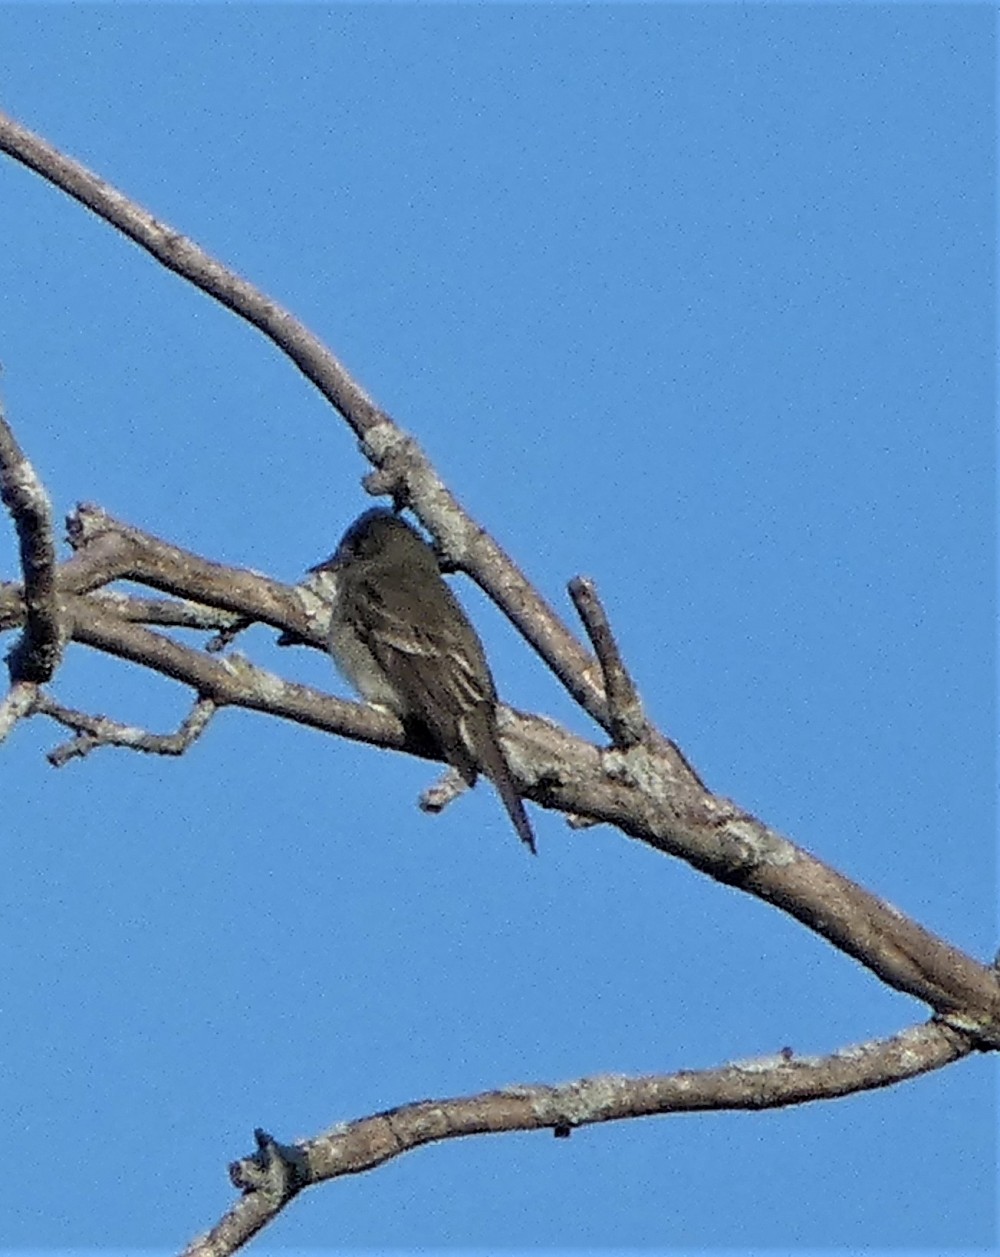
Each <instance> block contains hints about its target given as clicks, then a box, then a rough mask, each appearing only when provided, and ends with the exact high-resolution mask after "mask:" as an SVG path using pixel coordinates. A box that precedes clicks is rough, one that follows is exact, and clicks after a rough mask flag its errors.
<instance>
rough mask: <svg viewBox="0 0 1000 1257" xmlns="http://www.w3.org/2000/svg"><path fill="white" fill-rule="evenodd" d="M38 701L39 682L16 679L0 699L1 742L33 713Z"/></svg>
mask: <svg viewBox="0 0 1000 1257" xmlns="http://www.w3.org/2000/svg"><path fill="white" fill-rule="evenodd" d="M37 702H38V684H37V682H35V681H15V682H14V684H13V685H12V686H11V687H10V690H9V691H8V692H7V696H6V697H5V698H4V699H2V700H0V742H3V741H4V739H5V738H6V737H7V736H8V734H9V733H10V731H11V729H13V728H14V726H15V725H16V724H17V722H18V721H19V720H22V719H23V718H24V717H25V716H30V715H32V714H33V713H34V712H35V711H36V710H37V708H36V703H37Z"/></svg>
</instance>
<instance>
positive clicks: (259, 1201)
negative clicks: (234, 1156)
mask: <svg viewBox="0 0 1000 1257" xmlns="http://www.w3.org/2000/svg"><path fill="white" fill-rule="evenodd" d="M969 1051H970V1047H969V1044H968V1042H967V1041H966V1040H965V1039H964V1038H963V1036H961V1035H960V1034H957V1033H956V1032H955V1031H953V1030H951V1029H950V1028H949V1027H947V1026H943V1025H940V1024H938V1023H936V1022H931V1023H929V1024H926V1025H922V1026H915V1027H912V1028H911V1029H908V1030H904V1031H903V1032H902V1033H900V1034H897V1035H894V1036H893V1037H892V1038H889V1039H881V1040H874V1041H872V1042H869V1043H862V1044H858V1045H856V1046H854V1047H850V1048H846V1049H844V1050H843V1051H840V1052H834V1053H833V1054H832V1055H829V1056H821V1057H796V1056H795V1055H794V1054H792V1053H790V1052H789V1051H788V1050H787V1049H786V1050H783V1051H781V1052H779V1053H777V1054H776V1055H774V1056H771V1057H764V1058H762V1059H759V1060H749V1061H736V1062H734V1063H733V1064H730V1065H724V1066H722V1067H721V1068H719V1069H704V1070H682V1071H681V1072H679V1073H676V1074H662V1075H653V1076H651V1077H646V1078H624V1077H621V1076H620V1075H604V1076H600V1077H595V1078H580V1079H577V1080H576V1081H574V1082H570V1083H564V1084H562V1085H561V1086H544V1085H534V1086H518V1087H506V1088H504V1089H503V1090H500V1091H488V1092H484V1093H482V1094H479V1095H474V1096H463V1097H460V1098H457V1099H450V1100H424V1101H420V1102H419V1103H416V1104H404V1105H401V1106H400V1107H399V1108H395V1109H389V1110H388V1111H386V1112H384V1113H375V1114H373V1115H372V1116H370V1117H364V1118H360V1119H358V1120H356V1121H352V1122H345V1123H343V1124H342V1125H339V1126H336V1127H334V1129H333V1130H331V1131H328V1132H327V1133H326V1134H323V1135H320V1136H318V1137H317V1138H315V1139H310V1140H306V1141H304V1142H302V1143H298V1144H294V1145H283V1144H280V1143H278V1142H277V1141H276V1140H274V1139H272V1138H271V1136H269V1135H266V1134H265V1133H264V1132H262V1131H259V1132H257V1145H258V1148H257V1152H256V1153H255V1154H254V1155H253V1156H251V1157H248V1158H246V1159H244V1160H242V1161H237V1162H234V1163H233V1165H232V1166H231V1167H230V1177H231V1178H232V1180H233V1183H234V1185H235V1186H236V1187H238V1188H240V1189H241V1190H242V1191H243V1192H244V1193H245V1194H244V1196H243V1198H242V1199H241V1200H240V1201H238V1202H237V1203H236V1204H235V1205H234V1206H233V1208H232V1209H231V1210H230V1211H229V1212H228V1213H227V1214H226V1216H225V1217H224V1218H223V1219H222V1220H221V1221H220V1222H219V1223H218V1225H217V1226H216V1227H214V1228H213V1229H212V1231H210V1232H209V1233H208V1234H207V1235H204V1236H202V1237H200V1238H199V1239H197V1240H195V1241H194V1242H193V1243H192V1244H191V1245H190V1246H189V1247H188V1248H187V1249H185V1251H184V1257H225V1255H226V1254H230V1253H234V1252H236V1251H237V1250H238V1249H239V1248H241V1247H242V1246H243V1245H244V1244H245V1243H246V1242H247V1241H248V1240H249V1239H251V1238H252V1237H253V1236H254V1235H255V1234H257V1233H258V1232H259V1231H260V1230H261V1229H262V1228H263V1227H264V1226H266V1225H267V1223H268V1222H271V1221H273V1219H274V1218H275V1217H277V1215H278V1214H279V1213H280V1212H281V1210H282V1209H283V1208H284V1207H285V1205H286V1204H288V1203H289V1202H290V1201H291V1200H292V1199H294V1197H295V1196H296V1195H298V1193H299V1192H300V1191H302V1190H304V1189H305V1188H306V1187H311V1186H315V1185H317V1184H319V1183H323V1182H327V1181H328V1180H330V1179H334V1178H340V1177H342V1176H343V1175H345V1174H359V1173H363V1172H364V1171H366V1170H371V1169H374V1168H375V1167H376V1166H379V1165H383V1164H385V1162H387V1161H391V1160H393V1159H394V1158H395V1157H398V1156H401V1155H402V1154H403V1153H404V1152H409V1151H411V1150H412V1149H414V1148H419V1147H421V1146H422V1145H424V1144H429V1143H436V1142H439V1141H441V1140H445V1139H461V1138H464V1137H466V1136H469V1135H486V1134H501V1133H505V1132H511V1131H528V1130H543V1129H549V1130H552V1131H553V1133H554V1134H556V1135H557V1136H558V1135H562V1136H565V1135H567V1134H569V1132H570V1131H572V1130H574V1129H576V1128H577V1127H581V1126H588V1125H592V1124H594V1123H598V1122H616V1121H623V1120H627V1119H634V1118H637V1117H651V1116H655V1115H661V1116H662V1115H666V1114H671V1113H691V1112H720V1111H728V1110H754V1111H755V1110H762V1109H774V1108H782V1107H785V1106H787V1105H792V1104H804V1103H809V1102H814V1101H818V1100H829V1099H833V1098H835V1097H840V1096H846V1095H852V1094H855V1093H857V1092H859V1091H869V1090H872V1089H875V1088H878V1087H888V1086H891V1085H892V1084H894V1083H899V1082H902V1081H904V1080H907V1079H910V1078H916V1077H918V1076H919V1075H920V1074H924V1073H928V1072H929V1071H931V1070H934V1069H940V1068H942V1066H944V1065H948V1064H951V1063H952V1062H953V1061H956V1060H959V1059H961V1057H963V1056H965V1055H967V1054H968V1052H969Z"/></svg>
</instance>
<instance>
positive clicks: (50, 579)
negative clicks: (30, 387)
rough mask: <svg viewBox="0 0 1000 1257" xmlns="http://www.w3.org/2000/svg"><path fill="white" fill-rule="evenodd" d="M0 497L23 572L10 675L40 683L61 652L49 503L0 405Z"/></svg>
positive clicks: (53, 668) (53, 667)
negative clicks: (21, 621)
mask: <svg viewBox="0 0 1000 1257" xmlns="http://www.w3.org/2000/svg"><path fill="white" fill-rule="evenodd" d="M0 498H2V500H3V504H4V506H6V508H7V510H8V511H9V512H10V514H11V518H12V519H13V521H14V525H15V527H16V528H17V539H18V543H19V545H20V551H21V571H22V573H23V575H24V605H25V610H26V617H25V626H24V633H23V634H22V636H21V640H20V641H19V642H18V644H17V646H16V647H15V649H14V650H12V651H11V653H10V654H9V656H8V663H9V665H10V674H11V679H12V680H14V681H36V682H40V683H41V682H45V681H48V680H50V679H51V677H52V674H53V673H54V672H55V670H56V668H57V666H58V664H59V658H60V656H61V654H62V639H61V635H60V628H59V604H58V601H57V599H56V578H55V571H56V547H55V538H54V536H53V532H52V507H51V505H50V504H49V499H48V494H46V492H45V488H44V486H43V485H42V482H41V480H40V479H39V477H38V475H37V474H36V472H35V469H34V467H32V465H31V463H30V462H29V461H28V459H27V458H26V457H25V455H24V452H23V451H22V449H21V447H20V446H19V445H18V443H17V440H16V438H15V436H14V433H13V432H12V431H11V429H10V426H9V425H8V423H7V420H6V419H5V417H4V414H3V411H2V410H0Z"/></svg>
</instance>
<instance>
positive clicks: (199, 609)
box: [93, 589, 247, 649]
mask: <svg viewBox="0 0 1000 1257" xmlns="http://www.w3.org/2000/svg"><path fill="white" fill-rule="evenodd" d="M93 598H94V601H95V602H96V603H97V604H98V605H101V606H104V607H107V608H108V610H111V611H113V612H114V613H115V615H117V616H120V617H121V619H123V620H128V621H129V622H130V623H132V624H156V625H159V626H160V627H161V628H189V629H199V630H201V631H203V632H216V633H218V634H220V635H222V634H233V636H235V634H236V632H237V631H238V630H240V629H243V628H246V627H247V619H246V617H245V616H241V615H239V614H237V613H236V612H235V611H223V610H221V609H220V608H219V607H207V606H205V605H204V603H200V602H191V601H189V600H187V599H180V598H139V597H136V595H134V594H122V593H118V592H117V591H116V590H107V589H105V590H100V591H99V592H97V593H95V594H94V595H93ZM206 649H211V647H210V646H206Z"/></svg>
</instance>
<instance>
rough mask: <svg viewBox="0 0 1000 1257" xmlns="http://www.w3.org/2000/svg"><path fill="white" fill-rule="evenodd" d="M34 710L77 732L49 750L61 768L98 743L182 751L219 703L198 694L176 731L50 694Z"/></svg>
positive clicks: (173, 752)
mask: <svg viewBox="0 0 1000 1257" xmlns="http://www.w3.org/2000/svg"><path fill="white" fill-rule="evenodd" d="M35 710H36V711H37V712H39V713H40V714H41V715H43V716H51V718H52V719H53V720H57V721H58V722H59V723H60V724H61V725H65V726H66V728H67V729H73V730H74V731H75V732H76V737H75V738H73V740H72V741H71V742H65V743H63V745H62V746H57V747H56V748H55V749H54V750H52V751H49V753H48V756H47V758H48V761H49V763H50V764H51V765H52V766H53V768H62V767H63V765H64V764H68V763H69V762H70V760H72V759H83V758H84V756H86V755H89V754H90V752H91V751H95V750H96V749H97V748H98V747H99V746H122V747H127V748H128V749H129V750H133V751H145V752H147V753H149V754H152V755H183V754H184V752H185V751H186V750H187V749H188V747H189V746H190V745H191V744H192V743H193V742H194V741H195V740H196V739H197V738H199V737H201V735H202V733H204V731H205V728H206V726H207V725H208V722H209V721H210V720H211V719H212V717H213V716H214V715H215V712H216V710H217V707H216V704H215V703H213V702H212V700H211V699H210V698H199V699H198V701H197V702H196V703H195V705H194V707H193V708H192V709H191V713H190V715H188V717H187V718H186V719H185V720H184V721H183V722H182V723H181V725H180V727H179V728H178V729H177V731H176V732H175V733H148V732H147V731H146V730H145V729H139V728H137V727H136V726H135V725H126V724H121V723H120V722H119V721H117V720H111V719H109V718H108V717H107V716H91V715H88V714H87V713H86V712H83V711H74V710H73V709H72V708H70V707H63V706H62V705H61V704H60V703H56V702H53V700H52V699H50V698H48V697H40V698H39V699H38V701H37V703H36V704H35Z"/></svg>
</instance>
